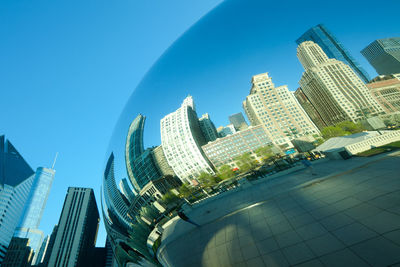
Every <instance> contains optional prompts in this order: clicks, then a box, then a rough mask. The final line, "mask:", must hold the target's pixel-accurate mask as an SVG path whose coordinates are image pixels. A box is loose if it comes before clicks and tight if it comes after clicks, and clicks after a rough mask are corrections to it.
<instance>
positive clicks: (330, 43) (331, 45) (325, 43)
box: [296, 24, 370, 83]
mask: <svg viewBox="0 0 400 267" xmlns="http://www.w3.org/2000/svg"><path fill="white" fill-rule="evenodd" d="M305 41H312V42H314V43H316V44H318V45H319V46H320V47H321V48H322V50H323V51H324V52H325V54H326V55H327V56H328V57H329V58H335V59H337V60H339V61H342V62H344V63H345V64H347V65H348V66H350V68H352V69H353V71H354V72H355V73H356V74H357V75H358V76H359V77H360V78H361V80H363V81H364V82H365V83H367V82H368V81H369V79H370V78H369V75H368V73H367V72H366V71H365V70H364V69H363V68H362V67H361V65H360V64H359V63H358V62H357V61H356V60H355V59H354V58H353V57H352V56H351V55H350V53H349V52H348V51H347V50H346V49H345V48H344V46H343V45H342V43H340V42H339V41H338V39H337V38H336V37H335V36H334V35H333V34H332V33H331V32H330V31H329V30H328V29H327V28H326V27H325V26H324V25H323V24H318V25H317V26H315V27H312V28H311V29H309V30H308V31H306V32H305V33H304V34H303V35H302V36H300V38H299V39H297V40H296V43H297V45H300V44H301V43H303V42H305Z"/></svg>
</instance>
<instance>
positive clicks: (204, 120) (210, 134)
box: [199, 113, 218, 142]
mask: <svg viewBox="0 0 400 267" xmlns="http://www.w3.org/2000/svg"><path fill="white" fill-rule="evenodd" d="M199 124H200V129H201V131H202V133H203V136H204V138H205V139H206V142H211V141H214V140H215V139H217V138H218V133H217V129H215V125H214V123H213V122H212V121H211V119H210V116H209V115H208V113H206V114H203V115H202V116H201V118H200V119H199Z"/></svg>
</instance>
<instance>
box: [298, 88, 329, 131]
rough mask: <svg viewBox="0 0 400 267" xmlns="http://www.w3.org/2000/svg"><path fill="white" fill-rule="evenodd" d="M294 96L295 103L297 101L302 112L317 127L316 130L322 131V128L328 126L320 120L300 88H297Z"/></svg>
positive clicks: (319, 116)
mask: <svg viewBox="0 0 400 267" xmlns="http://www.w3.org/2000/svg"><path fill="white" fill-rule="evenodd" d="M294 96H295V97H296V99H297V101H299V104H300V105H301V106H302V107H303V109H304V111H305V112H306V113H307V115H308V116H309V117H310V119H311V120H312V121H313V122H314V124H315V125H316V126H317V127H318V129H320V130H322V129H323V128H325V127H326V126H328V125H327V124H326V123H325V122H324V120H323V119H322V117H321V115H320V114H319V112H318V110H317V109H316V108H315V107H314V105H313V104H312V103H311V101H310V100H309V99H308V97H307V96H306V94H304V92H303V90H302V89H301V87H299V88H297V90H296V91H295V92H294Z"/></svg>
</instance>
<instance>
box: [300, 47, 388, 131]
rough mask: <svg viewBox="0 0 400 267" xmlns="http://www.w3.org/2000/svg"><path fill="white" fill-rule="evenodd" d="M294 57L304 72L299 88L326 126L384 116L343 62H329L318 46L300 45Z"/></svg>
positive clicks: (364, 87)
mask: <svg viewBox="0 0 400 267" xmlns="http://www.w3.org/2000/svg"><path fill="white" fill-rule="evenodd" d="M297 57H298V58H299V60H300V62H301V64H302V65H303V67H304V69H305V72H304V73H303V75H302V77H301V80H300V82H299V83H300V86H301V88H302V90H303V92H304V94H305V95H306V96H307V98H308V99H309V100H310V102H311V103H312V104H313V105H314V107H315V108H316V109H317V110H318V112H319V114H320V115H321V117H322V119H323V121H324V122H325V123H326V124H327V125H334V124H336V123H339V122H342V121H353V122H356V121H359V120H361V119H364V118H366V117H370V116H376V115H380V114H384V111H383V109H382V107H381V106H380V105H379V104H378V102H377V101H376V100H375V99H374V98H373V97H372V95H371V93H370V92H369V90H368V88H367V87H366V86H365V84H364V82H363V81H362V80H361V79H360V78H359V77H358V76H357V75H356V74H355V73H354V71H353V70H352V69H351V68H350V67H349V66H348V65H346V64H344V63H343V62H341V61H339V60H336V59H330V58H328V56H327V55H326V54H325V53H324V51H323V50H322V49H321V47H319V46H318V44H316V43H314V42H311V41H306V42H303V43H301V44H300V45H299V46H298V47H297Z"/></svg>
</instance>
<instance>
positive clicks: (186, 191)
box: [178, 183, 194, 198]
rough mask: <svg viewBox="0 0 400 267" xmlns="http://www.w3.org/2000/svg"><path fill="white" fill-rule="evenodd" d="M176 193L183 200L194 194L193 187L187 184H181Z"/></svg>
mask: <svg viewBox="0 0 400 267" xmlns="http://www.w3.org/2000/svg"><path fill="white" fill-rule="evenodd" d="M178 191H179V193H180V194H181V196H182V197H184V198H188V197H189V196H190V195H191V194H192V193H193V192H194V190H193V187H191V186H190V185H189V184H188V183H184V184H182V185H181V187H179V190H178Z"/></svg>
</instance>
